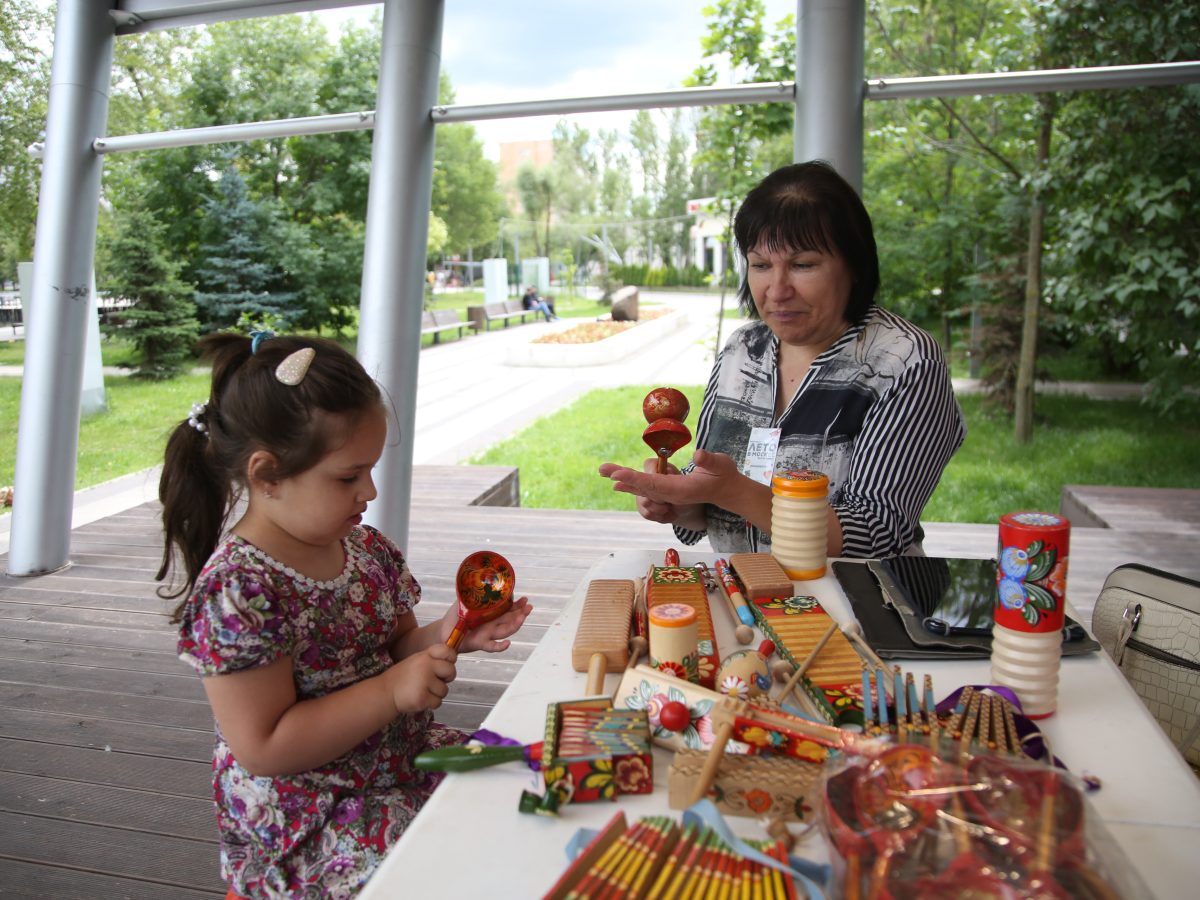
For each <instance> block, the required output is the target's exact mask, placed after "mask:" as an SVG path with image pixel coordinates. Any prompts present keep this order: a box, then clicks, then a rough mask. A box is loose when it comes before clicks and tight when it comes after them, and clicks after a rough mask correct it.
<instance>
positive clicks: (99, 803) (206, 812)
mask: <svg viewBox="0 0 1200 900" xmlns="http://www.w3.org/2000/svg"><path fill="white" fill-rule="evenodd" d="M0 809H2V810H4V811H5V812H10V813H17V814H21V815H35V816H41V817H42V818H47V819H64V820H67V821H70V822H79V823H86V824H91V825H100V826H113V827H117V828H128V829H132V830H134V831H148V832H151V833H153V834H163V835H169V836H171V837H183V838H191V839H192V840H199V841H215V840H216V839H217V825H216V811H215V805H214V803H213V799H212V788H211V787H209V789H208V791H207V796H204V797H179V796H164V795H163V794H158V793H151V792H148V791H146V790H141V789H134V790H130V789H127V788H116V787H111V786H108V785H103V784H100V783H89V782H86V781H68V780H64V779H60V778H39V777H36V776H32V775H22V774H15V773H12V772H6V773H5V775H4V778H3V779H0Z"/></svg>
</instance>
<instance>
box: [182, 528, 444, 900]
mask: <svg viewBox="0 0 1200 900" xmlns="http://www.w3.org/2000/svg"><path fill="white" fill-rule="evenodd" d="M343 546H344V547H345V551H346V566H345V568H344V570H343V571H342V574H341V575H339V576H338V577H337V578H336V579H334V580H332V581H325V582H318V581H314V580H312V579H310V578H306V577H305V576H303V575H300V574H298V573H297V572H295V571H293V570H292V569H289V568H287V567H286V566H283V565H281V564H280V563H278V562H277V561H275V560H274V559H271V557H269V556H267V555H266V554H265V553H263V552H262V551H261V550H259V549H258V548H256V547H254V546H253V545H252V544H250V543H248V542H246V541H244V540H242V539H241V538H239V537H232V538H230V539H229V540H227V541H226V542H225V543H224V544H222V545H221V546H220V547H218V548H217V550H216V552H215V553H214V554H213V555H212V558H211V559H210V560H209V561H208V564H207V565H206V566H205V568H204V570H203V571H202V572H201V573H200V577H199V579H198V580H197V582H196V587H195V589H194V590H193V592H192V595H191V597H190V598H189V600H188V603H187V606H186V607H185V609H184V614H183V622H182V624H181V626H180V637H179V645H178V650H179V655H180V657H181V658H182V659H183V660H184V661H185V662H187V663H188V664H190V665H191V666H192V667H193V668H195V669H196V670H197V672H199V673H200V674H201V675H218V674H225V673H229V672H237V671H240V670H242V669H248V668H252V667H255V666H263V665H267V664H268V663H271V662H274V661H275V660H277V659H279V658H281V657H284V656H288V657H291V658H292V659H293V661H294V670H293V671H294V677H295V683H296V692H297V695H298V697H299V699H301V700H305V699H310V698H313V697H320V696H322V695H324V694H328V693H330V692H332V691H336V690H338V689H340V688H343V687H346V686H347V685H350V684H353V683H355V682H357V681H360V680H362V679H364V678H370V677H372V676H374V675H377V674H379V673H380V672H382V671H383V670H384V669H386V668H387V667H388V666H390V665H391V664H392V660H391V657H390V656H389V654H388V650H387V640H388V637H389V636H390V635H391V634H392V631H393V629H394V628H395V626H396V622H397V620H398V618H399V617H400V616H401V615H403V614H405V613H407V612H408V611H409V610H411V609H412V608H413V606H414V605H415V604H416V603H417V602H418V601H419V600H420V597H421V588H420V586H419V585H418V584H417V582H416V579H414V578H413V576H412V573H411V572H410V571H409V569H408V565H407V564H406V563H405V561H404V558H403V556H402V555H401V554H400V551H399V550H398V549H397V548H396V546H395V545H394V544H393V543H392V542H391V541H389V540H388V539H387V538H386V537H384V536H383V535H382V534H380V533H379V532H378V531H375V530H374V529H372V528H370V527H366V526H364V527H360V528H356V529H355V530H354V531H353V532H352V533H351V534H350V535H349V536H348V537H347V538H346V539H345V540H344V542H343ZM465 740H466V735H465V734H464V733H463V732H461V731H458V730H457V729H453V728H446V727H443V726H441V725H437V724H436V723H434V722H433V717H432V714H431V713H428V712H426V713H422V714H419V715H403V716H399V717H397V718H396V719H395V720H394V721H392V722H391V723H389V724H388V725H387V726H386V727H384V728H383V729H382V730H380V731H378V732H376V733H375V734H374V735H372V736H371V737H369V738H367V739H366V740H365V741H363V742H362V743H361V744H359V745H358V746H357V747H355V748H353V749H352V750H350V751H349V752H347V753H345V754H343V755H342V756H340V757H338V758H337V759H335V760H333V762H331V763H329V764H327V765H325V766H321V767H320V768H317V769H313V770H310V771H308V772H301V773H300V774H297V775H288V776H280V777H274V778H272V777H258V776H254V775H251V774H250V773H249V772H247V771H246V770H245V769H243V768H242V767H241V765H240V764H239V763H238V761H237V760H236V759H235V758H234V756H233V753H232V752H231V750H230V748H229V745H228V744H227V743H226V742H225V739H224V737H223V736H222V735H221V732H220V728H218V729H217V733H216V742H215V746H214V748H213V791H214V798H215V800H216V806H217V827H218V830H219V832H220V837H221V873H222V875H223V876H224V877H225V879H226V880H228V881H229V882H230V887H231V888H232V889H233V890H234V891H235V892H236V893H237V894H239V895H241V896H243V897H256V898H257V897H281V898H282V897H288V898H292V897H314V898H325V897H338V898H340V897H350V896H353V895H354V894H355V893H356V892H357V891H358V889H359V888H361V887H362V885H363V884H364V883H365V882H366V880H367V878H369V877H370V875H371V873H372V872H373V871H374V869H375V867H376V866H377V865H378V864H379V862H380V861H381V860H382V858H383V855H384V853H386V852H387V849H388V848H389V847H390V846H391V845H392V844H394V843H395V842H396V840H397V839H398V838H399V837H400V835H401V834H402V833H403V831H404V829H405V828H406V827H407V825H408V823H409V822H411V821H412V819H413V817H414V816H415V815H416V814H417V812H418V810H420V808H421V806H422V805H423V804H424V803H425V801H426V800H427V799H428V798H429V795H430V794H431V793H432V792H433V789H434V788H435V787H436V786H437V785H438V783H439V782H440V780H441V777H442V776H441V775H440V774H438V773H431V772H420V771H417V770H416V769H415V768H414V767H413V764H412V762H413V759H414V758H415V756H416V755H417V754H418V753H420V752H421V751H422V750H426V749H432V748H435V747H443V746H448V745H452V744H461V743H463V742H464V741H465Z"/></svg>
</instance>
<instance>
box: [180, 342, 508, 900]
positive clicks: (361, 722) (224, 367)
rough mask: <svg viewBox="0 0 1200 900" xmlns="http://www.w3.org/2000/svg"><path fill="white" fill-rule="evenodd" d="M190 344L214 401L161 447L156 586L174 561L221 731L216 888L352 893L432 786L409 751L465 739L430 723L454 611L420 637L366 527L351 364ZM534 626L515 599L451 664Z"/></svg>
mask: <svg viewBox="0 0 1200 900" xmlns="http://www.w3.org/2000/svg"><path fill="white" fill-rule="evenodd" d="M201 347H202V350H203V351H204V353H205V355H206V356H208V357H210V358H211V359H212V361H213V370H212V389H211V395H210V397H209V399H208V400H207V401H206V402H205V403H198V404H195V405H194V406H193V407H192V415H191V416H190V417H189V418H188V419H187V420H186V421H184V422H181V423H180V424H179V425H178V426H177V427H176V428H175V430H174V432H173V433H172V434H171V437H170V439H169V441H168V444H167V451H166V459H165V462H164V465H163V471H162V480H161V482H160V484H159V497H160V499H161V500H162V504H163V524H164V526H165V532H166V548H165V550H164V553H163V562H162V566H161V568H160V569H159V572H158V578H159V579H160V580H162V579H164V578H165V577H167V575H168V573H169V572H170V570H171V567H172V558H173V555H174V554H173V550H174V551H177V552H178V556H179V559H180V560H181V561H182V566H183V568H184V575H185V579H186V583H185V584H184V585H183V586H182V587H181V588H180V589H179V590H178V591H175V592H174V593H173V594H170V595H169V596H180V595H183V594H185V593H186V594H187V595H188V596H187V598H186V599H185V600H184V601H183V602H182V603H181V604H180V606H179V608H178V609H177V610H176V620H177V621H178V622H179V623H180V638H179V655H180V656H181V658H182V659H183V660H184V661H186V662H187V663H189V664H190V665H192V666H193V667H194V668H195V669H196V670H197V672H199V673H200V675H201V676H202V677H203V682H204V689H205V691H206V693H207V695H208V701H209V704H210V705H211V706H212V711H213V715H214V717H215V719H216V746H215V748H214V751H213V787H214V791H215V795H216V804H217V824H218V827H219V830H220V834H221V868H222V874H223V875H224V877H225V878H226V879H227V880H228V881H229V882H230V894H231V895H240V896H242V897H250V898H259V897H289V898H291V897H326V896H330V897H347V896H350V895H351V894H353V893H354V892H355V891H356V890H357V889H358V888H359V887H360V886H361V885H362V884H363V883H364V882H365V881H366V879H367V878H368V876H369V875H370V874H371V872H372V870H373V869H374V868H375V866H376V865H377V864H378V863H379V861H380V859H381V858H382V857H383V854H384V853H385V852H386V851H387V849H388V847H389V846H391V844H393V843H394V842H395V841H396V839H397V838H398V837H399V836H400V834H401V833H402V832H403V831H404V829H405V827H406V826H407V825H408V823H409V822H410V821H411V820H412V818H413V816H415V815H416V813H417V811H418V810H419V809H420V808H421V805H422V804H423V803H424V802H425V800H426V799H427V798H428V797H429V794H430V793H431V792H432V791H433V789H434V787H436V785H437V782H438V780H439V776H436V775H432V774H428V773H424V772H419V771H416V770H415V769H414V768H413V765H412V761H413V758H414V757H415V756H416V754H417V753H419V752H420V751H422V750H425V749H428V748H433V747H441V746H445V745H447V744H455V743H462V742H463V741H464V740H465V739H466V735H465V734H463V733H462V732H460V731H457V730H455V729H451V728H446V727H443V726H440V725H437V724H435V723H434V722H433V713H432V711H433V710H434V709H436V708H437V707H438V706H439V705H441V702H442V700H443V699H444V698H445V696H446V693H447V691H448V690H449V685H450V682H451V681H453V680H454V677H455V667H454V663H455V658H456V653H455V651H454V650H451V649H450V648H449V647H447V646H446V638H447V637H448V636H449V634H450V631H451V629H452V628H453V625H454V623H455V621H456V618H457V610H456V609H455V608H454V606H453V605H451V608H450V609H449V610H448V611H447V614H446V616H445V617H443V618H442V619H440V620H438V621H436V622H433V623H431V624H428V625H425V626H423V627H418V626H417V621H416V617H415V616H414V615H413V606H414V605H415V604H416V603H417V601H418V600H419V599H420V596H421V589H420V587H419V586H418V584H417V582H416V581H415V580H414V578H413V576H412V574H411V573H410V572H409V570H408V566H407V564H406V563H405V561H404V557H403V556H402V555H401V554H400V551H399V550H398V549H397V548H396V546H395V545H394V544H393V543H392V542H391V541H390V540H388V539H387V538H386V537H384V536H383V535H382V534H381V533H379V532H378V531H376V530H375V529H373V528H371V527H369V526H364V525H362V524H361V521H362V514H363V512H364V511H365V510H366V508H367V503H368V502H369V501H370V500H371V499H372V498H374V497H375V495H376V490H375V485H374V482H373V481H372V479H371V469H372V467H373V466H374V465H375V463H376V462H377V461H378V459H379V457H380V454H381V453H382V451H383V446H384V441H385V439H386V436H387V417H386V415H385V412H384V407H383V403H382V400H381V395H380V391H379V388H378V387H377V385H376V384H375V383H374V382H373V381H372V380H371V379H370V377H369V376H368V375H367V373H366V372H365V371H364V370H363V368H362V366H361V365H359V363H358V362H357V360H355V359H354V357H353V356H351V355H350V354H349V353H347V352H346V351H345V350H343V349H342V348H341V347H339V346H338V345H337V344H334V343H332V342H330V341H324V340H320V339H311V338H296V337H276V338H272V339H270V340H262V336H261V335H259V336H256V337H255V339H254V340H253V341H252V340H251V339H249V338H244V337H240V336H237V335H231V334H215V335H210V336H209V337H207V338H205V339H204V340H203V342H202V345H201ZM241 498H244V499H245V500H246V501H247V505H246V507H245V512H244V513H243V514H242V516H241V518H240V519H238V520H237V522H236V524H234V525H233V528H232V529H231V530H230V532H229V534H228V535H226V536H224V538H223V539H222V537H223V534H224V531H225V527H226V517H227V516H228V515H229V514H230V512H231V510H232V509H233V506H234V503H235V501H237V500H239V499H241ZM529 611H530V606H529V603H528V601H527V600H526V599H525V598H524V597H522V598H521V599H520V600H519V601H517V602H516V603H515V604H514V605H513V608H512V609H511V610H510V611H509V612H508V613H506V614H505V615H504V616H502V617H500V618H498V619H496V620H494V621H492V622H490V623H487V624H485V625H483V626H481V627H480V628H478V629H476V630H475V631H474V632H469V633H468V634H467V635H466V636H465V637H464V639H463V641H462V643H461V645H460V650H488V651H492V652H499V651H501V650H504V649H506V648H507V647H508V645H509V642H508V641H507V640H505V638H507V637H508V636H509V635H511V634H513V633H514V632H516V631H517V629H518V628H520V627H521V624H522V623H523V622H524V621H525V618H526V616H528V615H529Z"/></svg>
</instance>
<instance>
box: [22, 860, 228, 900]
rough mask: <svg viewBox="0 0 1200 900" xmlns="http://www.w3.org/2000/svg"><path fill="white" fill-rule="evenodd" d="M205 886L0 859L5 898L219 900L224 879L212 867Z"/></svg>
mask: <svg viewBox="0 0 1200 900" xmlns="http://www.w3.org/2000/svg"><path fill="white" fill-rule="evenodd" d="M207 880H208V887H207V888H205V887H200V886H197V887H183V886H181V885H177V884H176V885H164V884H156V883H154V882H150V881H138V880H135V879H132V878H124V877H120V876H115V875H107V874H100V873H97V872H88V871H84V870H81V869H69V868H64V867H61V866H54V865H49V864H38V863H32V862H26V861H24V860H17V859H0V885H2V886H3V887H0V893H2V894H3V896H4V897H5V898H6V900H9V898H11V900H46V898H48V897H53V898H55V900H219V898H223V897H224V896H225V882H223V881H221V878H220V875H219V874H218V873H217V871H216V869H215V867H214V871H213V875H212V876H211V877H210V878H208V879H207Z"/></svg>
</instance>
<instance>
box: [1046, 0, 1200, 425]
mask: <svg viewBox="0 0 1200 900" xmlns="http://www.w3.org/2000/svg"><path fill="white" fill-rule="evenodd" d="M1047 9H1048V15H1049V18H1050V26H1051V32H1050V36H1049V40H1050V42H1051V43H1052V46H1053V47H1054V48H1055V52H1057V53H1058V54H1060V55H1061V56H1063V57H1064V58H1065V59H1066V60H1067V61H1068V62H1069V63H1070V64H1071V65H1092V66H1095V65H1112V64H1118V63H1125V62H1130V61H1133V60H1150V59H1154V60H1163V61H1175V60H1185V59H1196V58H1197V57H1198V56H1200V7H1197V5H1196V4H1195V3H1191V2H1186V0H1163V2H1159V3H1153V4H1148V3H1144V2H1134V0H1116V2H1111V3H1105V4H1096V3H1088V2H1082V0H1068V2H1059V3H1055V4H1052V5H1048V8H1047ZM1058 141H1059V143H1058V150H1057V153H1056V155H1055V163H1054V176H1055V183H1056V200H1057V203H1056V206H1055V209H1054V210H1053V218H1052V223H1053V225H1054V227H1055V228H1056V232H1057V234H1058V240H1056V241H1054V242H1053V243H1051V245H1050V248H1049V264H1050V266H1051V273H1052V274H1051V277H1050V279H1049V283H1048V295H1049V298H1050V299H1051V301H1052V302H1053V303H1054V306H1055V308H1056V309H1059V310H1062V313H1063V315H1062V318H1063V319H1064V323H1063V328H1064V332H1065V334H1066V336H1067V337H1068V339H1071V340H1087V339H1091V340H1093V341H1095V342H1096V343H1097V344H1098V345H1099V351H1100V356H1101V359H1102V360H1104V362H1105V364H1106V365H1107V366H1108V368H1109V370H1110V371H1114V372H1122V373H1123V374H1127V375H1129V376H1133V377H1138V378H1140V379H1145V380H1148V381H1149V383H1150V385H1151V388H1152V391H1153V393H1152V399H1153V401H1154V402H1155V403H1156V404H1157V405H1158V406H1159V408H1161V409H1164V410H1167V409H1171V408H1173V407H1175V406H1176V405H1178V404H1187V405H1190V406H1192V407H1193V408H1194V406H1195V398H1194V396H1189V395H1188V394H1187V393H1186V392H1185V391H1184V390H1183V388H1185V387H1189V386H1195V385H1196V384H1198V383H1200V225H1197V222H1196V217H1195V210H1196V208H1197V206H1198V205H1200V178H1198V177H1197V159H1198V157H1197V151H1196V148H1197V147H1198V146H1200V87H1198V86H1197V85H1194V84H1193V85H1181V86H1172V87H1154V88H1138V89H1132V90H1122V91H1092V92H1086V93H1081V94H1079V95H1077V96H1075V97H1073V98H1072V99H1071V102H1070V103H1068V104H1065V106H1064V109H1063V113H1062V118H1061V121H1060V136H1059V138H1058Z"/></svg>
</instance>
